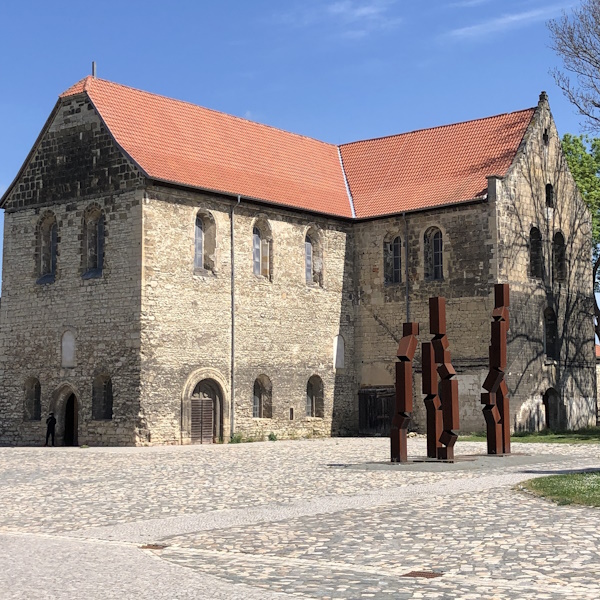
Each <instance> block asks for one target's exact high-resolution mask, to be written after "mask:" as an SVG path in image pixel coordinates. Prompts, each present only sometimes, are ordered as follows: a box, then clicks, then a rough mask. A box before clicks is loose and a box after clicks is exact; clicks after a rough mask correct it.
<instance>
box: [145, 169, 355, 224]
mask: <svg viewBox="0 0 600 600" xmlns="http://www.w3.org/2000/svg"><path fill="white" fill-rule="evenodd" d="M136 164H137V163H136ZM147 177H148V179H149V180H150V181H153V182H156V183H159V184H161V183H162V184H166V185H171V186H173V187H176V188H180V189H183V190H196V191H200V192H208V193H210V194H218V195H220V196H227V197H231V198H236V199H237V198H238V197H240V198H241V199H242V200H251V201H252V202H257V203H259V204H266V205H269V206H278V207H281V208H285V209H287V210H293V211H295V212H303V213H307V212H308V213H313V214H317V215H324V216H326V217H330V218H332V219H343V220H345V221H353V220H355V217H350V216H348V215H340V214H338V213H334V212H326V211H323V210H315V209H314V208H305V207H303V206H294V205H292V204H285V203H284V202H277V201H276V200H265V199H264V198H257V197H255V196H247V195H245V194H238V193H237V192H231V191H225V190H218V189H215V188H209V187H202V186H196V185H191V184H187V183H181V182H180V181H172V180H169V179H161V178H160V177H152V176H150V175H148V176H147Z"/></svg>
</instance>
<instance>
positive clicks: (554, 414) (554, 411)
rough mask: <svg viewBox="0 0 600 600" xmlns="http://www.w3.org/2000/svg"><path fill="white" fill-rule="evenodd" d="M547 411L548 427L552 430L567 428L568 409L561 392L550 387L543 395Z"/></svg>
mask: <svg viewBox="0 0 600 600" xmlns="http://www.w3.org/2000/svg"><path fill="white" fill-rule="evenodd" d="M543 402H544V411H545V413H546V427H547V428H548V429H551V430H552V431H563V430H565V429H566V428H567V409H566V406H565V403H564V402H563V400H562V398H561V397H560V394H559V393H558V392H557V391H556V390H555V389H554V388H550V389H549V390H548V391H547V392H546V393H545V394H544V397H543Z"/></svg>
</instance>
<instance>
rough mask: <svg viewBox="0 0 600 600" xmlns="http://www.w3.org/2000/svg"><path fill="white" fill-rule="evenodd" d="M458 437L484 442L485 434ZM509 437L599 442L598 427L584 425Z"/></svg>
mask: <svg viewBox="0 0 600 600" xmlns="http://www.w3.org/2000/svg"><path fill="white" fill-rule="evenodd" d="M458 439H459V441H461V442H485V441H486V436H485V433H483V432H477V433H471V434H469V435H464V436H463V435H461V436H459V438H458ZM510 439H511V440H512V441H513V442H519V443H525V444H535V443H538V444H540V443H542V444H599V443H600V427H586V428H585V429H577V430H576V431H551V430H550V429H544V430H543V431H535V432H527V431H519V432H516V433H514V434H513V435H512V436H511V437H510Z"/></svg>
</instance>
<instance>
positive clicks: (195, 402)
mask: <svg viewBox="0 0 600 600" xmlns="http://www.w3.org/2000/svg"><path fill="white" fill-rule="evenodd" d="M214 414H215V400H214V398H211V397H210V396H208V394H205V393H201V394H199V395H194V396H192V444H212V443H213V438H214Z"/></svg>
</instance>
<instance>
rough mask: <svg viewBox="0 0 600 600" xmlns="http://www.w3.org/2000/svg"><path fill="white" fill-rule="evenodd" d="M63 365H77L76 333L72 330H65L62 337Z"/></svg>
mask: <svg viewBox="0 0 600 600" xmlns="http://www.w3.org/2000/svg"><path fill="white" fill-rule="evenodd" d="M61 354H62V357H61V366H62V367H74V366H75V334H74V333H73V332H72V331H65V332H64V333H63V336H62V339H61Z"/></svg>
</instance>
